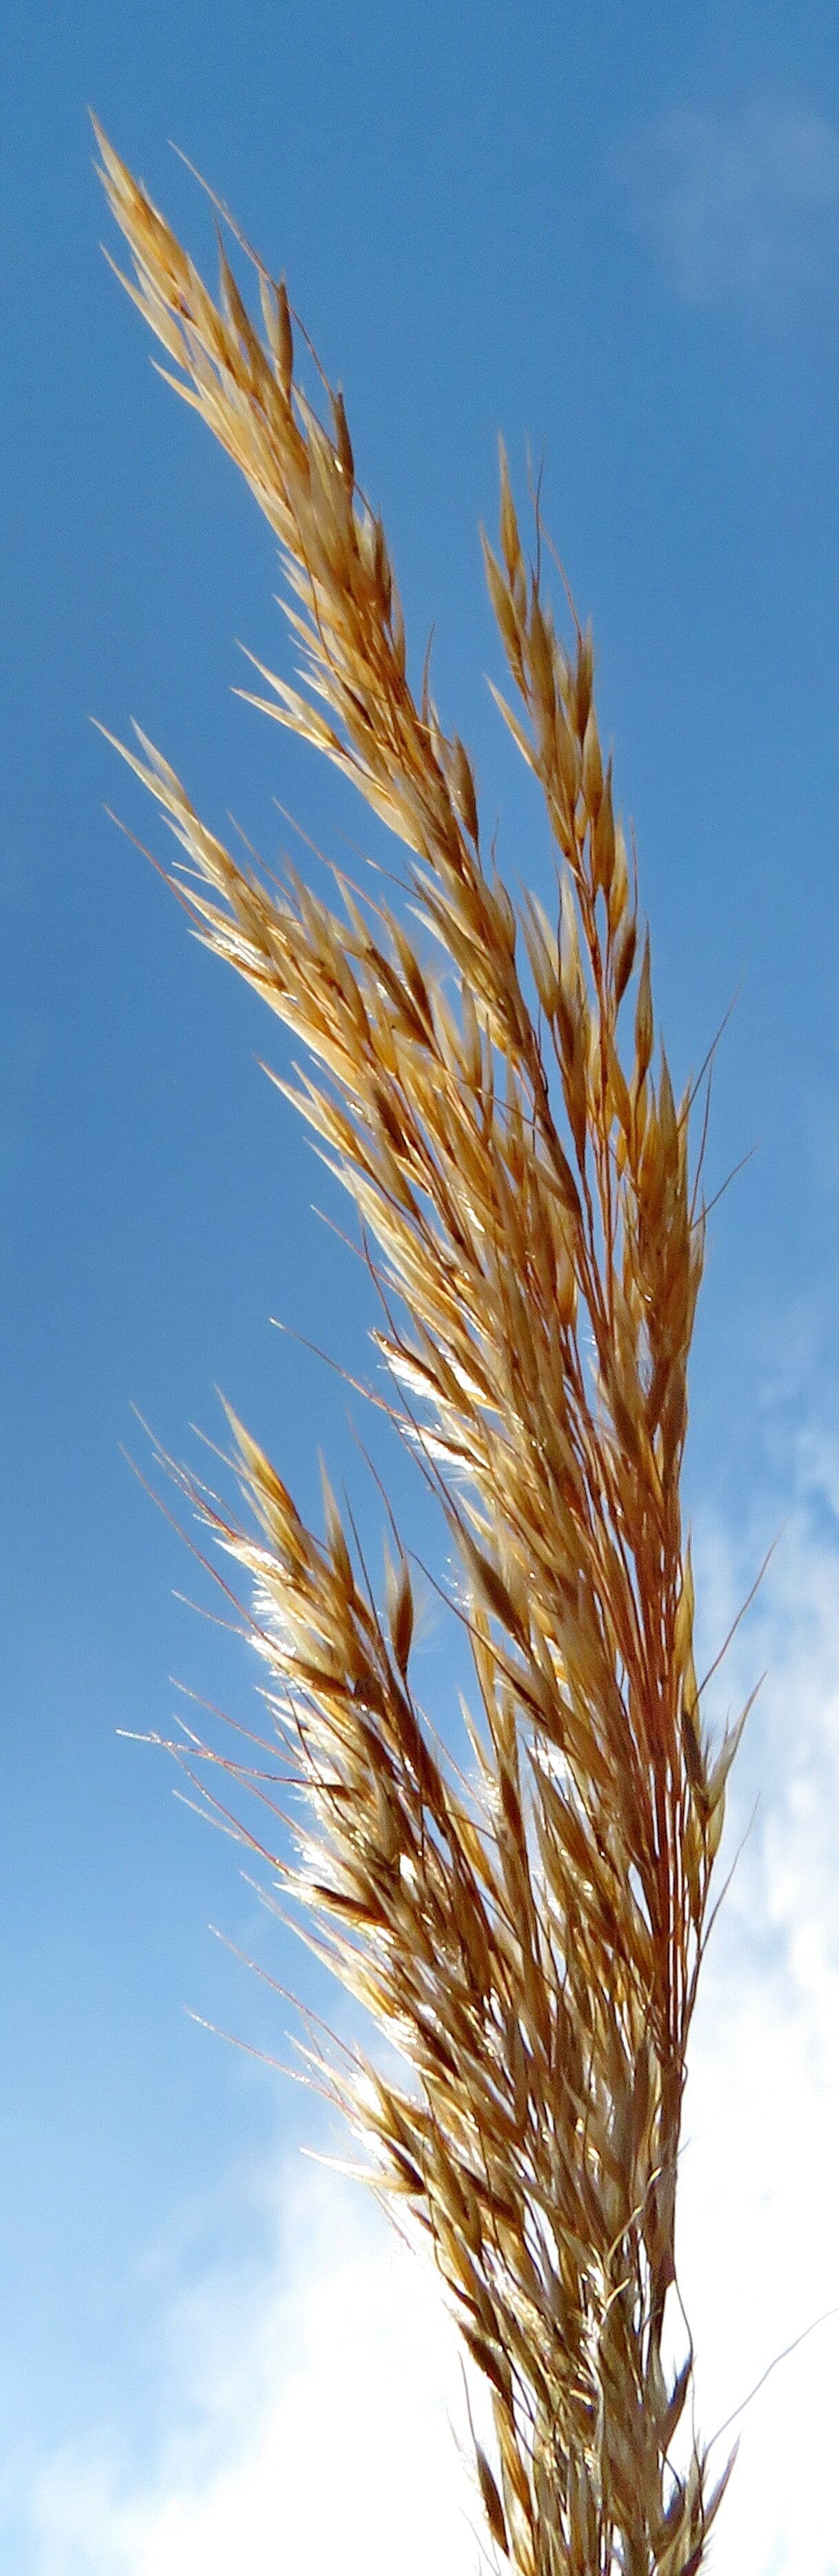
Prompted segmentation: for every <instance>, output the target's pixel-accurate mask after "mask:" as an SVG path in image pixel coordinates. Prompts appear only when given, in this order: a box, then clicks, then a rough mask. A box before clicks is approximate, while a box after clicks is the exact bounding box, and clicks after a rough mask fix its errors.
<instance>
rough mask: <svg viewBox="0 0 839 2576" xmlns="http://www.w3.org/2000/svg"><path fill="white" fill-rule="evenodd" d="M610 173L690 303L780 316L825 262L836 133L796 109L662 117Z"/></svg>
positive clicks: (838, 148) (838, 209) (835, 242)
mask: <svg viewBox="0 0 839 2576" xmlns="http://www.w3.org/2000/svg"><path fill="white" fill-rule="evenodd" d="M619 175H620V178H621V181H622V183H623V185H624V188H625V190H626V195H627V200H628V205H629V209H630V215H631V220H632V222H633V224H634V226H635V228H636V230H637V231H638V232H639V233H640V234H641V235H642V236H643V237H644V238H645V239H646V240H648V241H649V242H650V244H651V245H652V247H653V249H654V250H655V252H656V253H657V255H658V257H659V259H660V260H661V262H662V265H663V267H664V269H665V271H666V273H667V276H668V278H669V280H670V283H671V286H672V287H673V288H674V289H675V291H676V293H677V295H679V296H680V297H682V298H683V299H684V300H685V301H687V302H689V303H692V304H699V305H720V304H728V305H734V306H739V307H740V308H741V309H742V308H743V307H744V306H746V307H749V308H751V309H752V310H753V311H755V312H756V313H761V314H763V315H769V314H777V313H779V312H782V311H789V310H790V309H791V307H792V304H793V301H794V297H795V294H796V292H797V291H800V290H801V289H802V287H803V286H805V285H806V284H808V283H809V284H813V283H816V282H817V281H818V280H819V279H820V278H823V277H824V276H825V275H826V273H827V270H828V266H829V265H832V263H833V261H834V259H835V254H836V250H837V246H839V131H837V129H836V127H835V126H833V125H831V124H829V123H828V121H827V119H826V118H825V117H822V116H817V115H815V114H812V113H808V112H807V111H806V110H805V109H802V108H798V107H792V106H784V105H781V104H779V103H777V102H771V101H769V100H766V99H753V100H752V101H751V102H750V103H749V104H747V105H746V106H744V107H743V108H741V109H740V110H739V111H738V112H737V114H735V115H733V116H730V117H728V118H724V117H717V116H712V115H708V114H702V113H700V112H699V111H697V110H694V109H690V108H675V109H672V110H671V111H670V112H669V113H668V114H667V115H665V116H663V117H661V118H660V119H658V120H657V122H656V123H655V124H651V125H648V126H646V127H644V128H643V129H642V131H641V132H640V133H639V134H638V135H637V136H636V137H635V139H634V141H633V142H632V144H631V145H630V146H629V147H628V148H627V150H626V151H625V153H624V155H623V156H622V160H621V166H620V173H619Z"/></svg>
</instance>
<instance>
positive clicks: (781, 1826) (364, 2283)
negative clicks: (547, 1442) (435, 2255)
mask: <svg viewBox="0 0 839 2576" xmlns="http://www.w3.org/2000/svg"><path fill="white" fill-rule="evenodd" d="M766 1500H767V1498H766V1496H765V1495H764V1497H763V1498H762V1508H763V1512H764V1515H765V1509H766ZM838 1512H839V1448H836V1447H834V1445H833V1444H832V1443H831V1441H830V1439H829V1438H828V1437H827V1435H826V1434H825V1433H823V1432H820V1433H819V1434H818V1436H817V1435H816V1434H811V1435H810V1436H808V1437H807V1438H806V1439H805V1438H802V1440H801V1441H800V1443H799V1449H798V1453H797V1469H796V1490H795V1495H794V1498H793V1504H792V1509H791V1511H790V1512H789V1513H788V1517H787V1522H786V1528H785V1530H784V1532H783V1534H782V1537H781V1541H780V1544H779V1547H778V1551H777V1554H776V1556H775V1558H774V1559H773V1562H772V1565H771V1567H770V1569H769V1572H768V1574H767V1577H766V1581H765V1584H764V1587H763V1591H762V1594H761V1595H760V1596H759V1599H758V1602H757V1604H756V1605H755V1608H754V1609H753V1611H752V1612H751V1613H750V1616H749V1619H748V1621H747V1622H746V1623H745V1625H744V1627H743V1629H742V1630H741V1631H740V1632H739V1633H738V1635H737V1637H736V1639H735V1642H734V1645H733V1647H732V1650H731V1654H730V1656H729V1658H728V1659H727V1665H726V1668H725V1669H724V1672H723V1673H722V1674H721V1675H720V1676H719V1677H718V1678H717V1680H716V1682H715V1684H714V1685H713V1695H714V1696H715V1703H716V1709H717V1712H718V1713H723V1712H724V1710H725V1707H726V1705H727V1704H728V1705H733V1706H736V1705H737V1704H738V1703H739V1701H740V1700H741V1699H742V1698H744V1697H745V1696H746V1695H747V1693H748V1691H749V1689H750V1688H751V1686H752V1683H753V1682H754V1680H755V1678H756V1677H757V1674H758V1672H759V1671H760V1670H761V1668H762V1667H763V1665H767V1666H768V1667H769V1675H768V1679H767V1682H766V1684H765V1687H764V1691H763V1694H762V1696H761V1699H760V1700H759V1702H758V1704H757V1706H756V1708H755V1710H754V1712H753V1715H752V1718H751V1719H750V1722H749V1728H748V1729H747V1733H746V1736H745V1738H744V1742H743V1745H742V1747H741V1752H740V1756H739V1759H738V1766H737V1769H736V1770H735V1774H734V1778H733V1794H732V1798H731V1811H730V1819H729V1824H728V1826H727V1830H726V1838H725V1840H724V1844H723V1852H722V1856H721V1861H722V1866H721V1876H722V1874H724V1871H725V1867H726V1863H727V1861H728V1862H730V1860H731V1859H732V1858H733V1855H734V1850H735V1848H736V1846H737V1843H738V1841H739V1840H740V1838H741V1836H742V1834H743V1833H744V1831H745V1829H746V1827H747V1825H748V1822H749V1818H750V1815H751V1813H752V1808H753V1806H754V1801H755V1798H756V1797H757V1796H758V1793H760V1805H759V1808H758V1812H757V1815H756V1817H755V1820H754V1823H753V1825H752V1829H751V1832H750V1835H749V1838H748V1840H747V1842H746V1845H745V1848H744V1850H743V1852H742V1855H741V1858H740V1861H739V1865H738V1869H737V1873H736V1876H735V1879H734V1882H733V1885H732V1887H731V1889H730V1892H729V1895H728V1897H727V1900H726V1904H725V1906H724V1909H723V1912H722V1914H721V1916H720V1919H719V1922H718V1924H717V1926H716V1929H715V1931H714V1934H713V1937H712V1942H711V1947H710V1950H709V1953H708V1957H707V1960H706V1963H705V1970H704V1979H703V1983H704V1992H703V1991H702V1990H700V2004H699V2009H698V2014H697V2021H696V2026H695V2036H694V2047H693V2051H692V2061H691V2076H690V2083H689V2089H688V2096H687V2104H686V2120H685V2137H686V2142H687V2143H686V2148H685V2155H684V2163H683V2171H682V2182H681V2195H680V2206H681V2216H680V2272H681V2282H682V2289H683V2293H684V2296H685V2300H686V2305H687V2309H688V2313H689V2315H690V2318H691V2324H692V2328H693V2332H694V2339H695V2346H696V2354H697V2420H698V2425H699V2428H700V2430H701V2431H702V2433H703V2434H704V2435H705V2436H706V2437H707V2436H708V2435H710V2434H711V2433H712V2432H713V2431H714V2430H715V2429H716V2427H717V2425H719V2424H720V2423H721V2422H722V2419H723V2418H724V2417H725V2416H726V2415H727V2414H728V2413H729V2412H730V2410H731V2409H732V2408H733V2407H735V2406H736V2405H737V2404H738V2402H739V2400H740V2399H741V2398H742V2397H744V2396H745V2395H746V2393H747V2391H748V2390H749V2389H750V2388H751V2387H752V2385H753V2383H754V2382H755V2381H756V2380H757V2379H758V2378H759V2376H760V2374H761V2373H762V2372H763V2371H764V2370H765V2369H766V2366H767V2364H768V2363H769V2362H770V2361H771V2360H772V2358H773V2356H774V2355H775V2354H776V2353H778V2352H779V2351H780V2350H781V2348H782V2347H783V2346H784V2345H785V2344H787V2343H788V2342H790V2341H791V2340H792V2338H793V2337H794V2336H796V2335H798V2334H799V2333H800V2332H801V2330H802V2328H803V2327H805V2326H807V2325H808V2324H809V2323H810V2321H811V2320H812V2319H813V2318H815V2317H816V2316H817V2315H818V2314H819V2312H820V2311H821V2310H823V2309H825V2308H827V2307H829V2306H830V2305H831V2304H832V2303H833V2302H835V2301H839V2242H837V2232H836V2225H835V2207H836V2140H837V2134H839V1520H837V1513H838ZM778 1518H779V1520H780V1519H781V1518H782V1507H781V1506H779V1511H778ZM760 1553H761V1542H760V1541H759V1539H758V1538H757V1537H755V1539H754V1543H753V1544H752V1539H751V1535H750V1532H749V1531H748V1530H745V1531H743V1532H741V1533H740V1535H739V1537H738V1539H737V1541H736V1543H735V1542H733V1541H732V1539H731V1536H730V1534H729V1533H728V1532H726V1531H725V1530H723V1529H721V1528H720V1527H719V1526H718V1525H714V1524H712V1523H710V1522H706V1523H705V1524H704V1525H702V1526H700V1527H699V1529H698V1531H697V1533H696V1538H695V1562H696V1571H697V1592H698V1598H699V1600H700V1604H701V1605H702V1615H703V1622H704V1629H705V1639H704V1642H705V1643H706V1644H707V1646H708V1648H709V1650H710V1651H712V1650H713V1647H714V1646H715V1645H716V1644H718V1643H719V1641H720V1638H721V1636H722V1635H723V1634H724V1633H725V1630H726V1628H727V1627H728V1625H729V1622H730V1620H731V1617H732V1616H733V1614H734V1611H735V1610H736V1608H737V1605H738V1601H739V1599H740V1598H741V1597H742V1596H743V1594H744V1592H745V1591H746V1590H747V1588H748V1585H749V1582H750V1581H751V1579H752V1576H753V1574H754V1571H755V1566H756V1562H757V1559H758V1557H759V1555H760ZM711 1695H712V1694H710V1693H709V1698H710V1697H711ZM267 2198H268V2201H269V2203H273V2208H271V2207H269V2213H268V2214H269V2220H270V2227H269V2235H270V2232H271V2228H273V2239H272V2241H273V2253H272V2254H271V2253H270V2252H269V2259H268V2262H267V2264H266V2268H265V2272H264V2275H263V2274H262V2273H260V2272H259V2270H258V2267H257V2270H256V2272H255V2271H254V2269H253V2266H251V2268H250V2270H249V2271H248V2272H247V2274H246V2277H245V2279H244V2282H242V2281H241V2280H239V2279H238V2278H237V2275H236V2273H235V2272H233V2271H231V2272H226V2271H225V2270H223V2269H222V2270H219V2269H218V2268H216V2269H214V2270H210V2269H209V2268H208V2269H207V2270H206V2273H205V2276H204V2278H203V2280H202V2281H200V2282H199V2284H198V2287H197V2288H195V2289H193V2290H192V2291H191V2293H190V2294H189V2296H188V2297H184V2296H183V2295H181V2296H180V2297H179V2298H174V2299H173V2298H170V2301H169V2310H168V2323H167V2327H166V2343H167V2349H168V2363H167V2370H168V2387H167V2403H168V2430H167V2433H166V2437H165V2439H164V2441H163V2443H162V2445H161V2448H160V2452H159V2456H158V2459H157V2463H156V2466H154V2468H153V2470H152V2472H151V2473H150V2474H149V2475H147V2476H146V2477H145V2478H141V2477H140V2475H139V2472H138V2471H137V2470H136V2469H135V2470H134V2471H133V2472H131V2471H130V2470H129V2469H128V2468H127V2466H126V2463H125V2460H124V2459H123V2461H122V2462H120V2460H119V2459H118V2458H115V2457H114V2456H110V2457H107V2456H105V2455H104V2454H103V2452H102V2451H101V2449H100V2450H97V2448H96V2445H95V2444H94V2443H91V2444H90V2445H88V2446H87V2447H86V2448H85V2449H80V2448H78V2447H77V2448H76V2449H75V2450H74V2451H67V2452H64V2453H63V2454H62V2455H61V2456H59V2457H57V2458H55V2459H53V2460H52V2461H50V2462H48V2463H46V2464H42V2466H41V2468H40V2469H39V2471H38V2473H37V2475H36V2476H35V2477H34V2478H33V2479H32V2482H31V2486H30V2495H29V2502H28V2510H29V2517H30V2528H31V2532H32V2558H31V2564H32V2567H33V2570H34V2571H36V2576H240V2570H242V2569H247V2571H248V2576H268V2571H269V2570H270V2571H271V2576H273V2571H285V2570H288V2571H289V2576H298V2571H301V2570H305V2576H334V2570H335V2568H336V2566H340V2568H341V2570H342V2576H356V2571H357V2576H362V2570H363V2576H392V2570H393V2566H394V2563H398V2565H399V2568H400V2576H428V2571H429V2569H433V2570H434V2576H464V2571H466V2570H471V2569H474V2568H476V2567H477V2565H478V2563H479V2559H478V2547H477V2542H476V2540H475V2539H474V2538H473V2536H472V2533H473V2527H474V2525H475V2524H476V2523H477V2522H478V2519H479V2518H478V2516H477V2514H476V2511H475V2506H474V2500H473V2491H472V2484H471V2475H470V2472H469V2469H468V2467H467V2465H466V2463H465V2460H464V2458H463V2457H462V2456H459V2454H458V2449H457V2446H456V2443H455V2440H454V2438H453V2433H452V2425H456V2426H458V2427H459V2428H460V2431H461V2433H463V2400H462V2390H461V2384H460V2378H459V2372H458V2367H457V2362H456V2358H455V2350H454V2339H453V2336H452V2333H451V2330H450V2329H449V2327H448V2326H447V2324H446V2323H445V2321H444V2319H443V2318H442V2317H441V2314H440V2311H439V2309H438V2306H437V2302H436V2297H435V2293H434V2289H433V2285H432V2284H431V2283H430V2282H429V2281H428V2280H427V2279H426V2278H424V2277H423V2276H422V2274H421V2273H420V2270H419V2267H416V2268H415V2267H414V2266H413V2265H412V2263H411V2259H410V2258H409V2257H408V2256H407V2255H406V2254H405V2253H403V2252H402V2251H401V2250H400V2249H399V2247H398V2246H397V2245H396V2244H395V2242H394V2241H393V2240H392V2239H391V2237H390V2235H389V2234H388V2233H387V2232H386V2231H385V2230H384V2229H383V2226H381V2225H380V2224H379V2222H378V2220H377V2218H376V2215H375V2213H374V2212H371V2211H370V2209H369V2208H368V2205H367V2203H366V2201H365V2199H364V2198H363V2196H362V2194H361V2192H360V2191H358V2190H356V2191H353V2190H352V2189H351V2188H349V2187H348V2186H346V2185H345V2184H342V2183H341V2182H340V2181H339V2180H338V2179H337V2178H335V2177H333V2176H332V2175H326V2176H322V2175H321V2174H320V2173H319V2172H318V2171H316V2170H314V2171H313V2169H312V2168H311V2167H308V2168H307V2167H303V2168H302V2170H301V2168H300V2166H299V2164H298V2163H297V2162H296V2161H295V2164H294V2165H293V2166H288V2165H287V2166H285V2167H284V2168H283V2170H282V2172H281V2175H280V2182H279V2186H278V2185H277V2184H276V2183H274V2184H273V2185H270V2184H269V2185H268V2186H267ZM837 2384H839V2318H836V2319H834V2320H833V2322H831V2323H827V2324H824V2325H823V2326H821V2327H820V2328H819V2329H818V2330H817V2332H816V2333H814V2334H813V2335H812V2336H811V2337H810V2338H809V2340H808V2341H807V2342H805V2343H804V2344H803V2345H802V2346H801V2348H800V2349H799V2350H798V2351H797V2352H796V2353H795V2354H794V2355H793V2356H792V2357H791V2358H790V2359H789V2360H787V2361H784V2362H783V2363H781V2365H780V2366H779V2368H778V2369H777V2370H776V2371H775V2372H774V2373H773V2375H772V2377H771V2378H770V2379H769V2380H768V2382H767V2384H766V2386H765V2388H763V2389H762V2390H761V2392H760V2394H759V2395H758V2396H757V2397H756V2399H755V2401H754V2403H753V2405H752V2406H751V2407H750V2408H749V2409H748V2410H747V2412H746V2414H745V2416H744V2417H743V2418H742V2423H741V2424H740V2423H738V2425H737V2426H735V2427H733V2428H732V2434H731V2436H730V2437H729V2440H730V2439H733V2438H734V2434H735V2432H736V2431H738V2430H741V2429H742V2447H741V2452H740V2457H739V2460H738V2462H737V2466H736V2468H735V2471H734V2476H733V2479H732V2482H731V2485H730V2487H729V2490H728V2494H727V2496H726V2498H725V2500H724V2503H723V2506H722V2510H721V2515H720V2520H719V2522H718V2525H717V2529H716V2533H715V2538H714V2543H713V2558H712V2563H713V2567H714V2570H715V2576H741V2570H742V2569H743V2567H744V2566H748V2567H749V2569H750V2571H751V2576H814V2570H816V2569H818V2571H819V2576H839V2539H837V2528H836V2512H835V2503H834V2496H833V2448H834V2440H835V2390H836V2387H837ZM728 2447H729V2441H728V2440H725V2439H724V2440H723V2441H722V2442H721V2443H720V2444H719V2445H718V2447H717V2451H716V2452H715V2454H714V2460H715V2463H716V2464H718V2465H719V2466H720V2467H721V2466H722V2464H723V2462H724V2460H725V2458H726V2457H727V2452H728Z"/></svg>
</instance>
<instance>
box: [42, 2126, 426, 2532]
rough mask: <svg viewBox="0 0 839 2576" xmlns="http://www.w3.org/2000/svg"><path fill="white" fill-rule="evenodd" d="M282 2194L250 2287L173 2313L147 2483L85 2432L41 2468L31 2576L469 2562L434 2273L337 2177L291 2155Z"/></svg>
mask: <svg viewBox="0 0 839 2576" xmlns="http://www.w3.org/2000/svg"><path fill="white" fill-rule="evenodd" d="M311 2170H312V2169H311V2168H309V2169H308V2173H309V2175H311ZM280 2200H281V2208H282V2218H281V2225H280V2229H279V2236H278V2243H277V2254H276V2265H275V2269H274V2275H273V2278H272V2279H270V2280H268V2281H266V2283H265V2284H264V2295H263V2299H262V2302H261V2305H257V2306H254V2303H253V2300H252V2299H250V2300H248V2301H247V2302H246V2303H245V2304H244V2306H243V2303H242V2301H241V2300H240V2299H238V2298H237V2294H236V2289H235V2284H234V2283H233V2282H228V2281H225V2280H224V2279H223V2278H221V2277H220V2276H219V2275H218V2274H217V2275H216V2277H215V2279H214V2281H211V2282H210V2283H209V2284H208V2285H206V2286H205V2289H204V2290H203V2291H201V2290H199V2292H198V2293H197V2295H193V2297H192V2298H191V2299H190V2300H189V2301H188V2302H187V2303H186V2308H185V2309H184V2307H183V2305H180V2306H179V2307H178V2309H177V2312H176V2313H175V2314H174V2315H173V2317H172V2318H171V2319H170V2337H171V2342H172V2343H173V2345H174V2348H175V2350H176V2352H177V2355H178V2359H179V2366H180V2371H181V2373H182V2384H181V2386H180V2388H179V2389H178V2388H177V2386H175V2387H174V2388H173V2392H172V2401H173V2405H174V2409H175V2412H174V2414H173V2420H172V2424H171V2430H170V2435H169V2438H168V2439H167V2441H166V2442H165V2444H164V2448H163V2454H162V2457H161V2458H160V2461H159V2463H158V2467H157V2470H156V2473H155V2475H154V2478H153V2480H152V2481H151V2482H150V2484H149V2485H147V2486H146V2487H145V2488H140V2487H139V2486H131V2485H130V2484H129V2483H127V2481H126V2479H125V2476H124V2474H122V2475H121V2474H120V2469H119V2465H118V2463H117V2462H115V2461H114V2460H113V2458H110V2459H108V2458H105V2457H103V2456H101V2455H99V2456H97V2454H96V2452H95V2451H94V2450H93V2449H92V2448H91V2449H89V2450H88V2451H87V2452H85V2451H82V2450H80V2449H78V2448H77V2449H75V2450H73V2451H66V2452H64V2453H63V2454H61V2455H60V2456H58V2457H57V2458H55V2459H54V2460H52V2461H51V2462H49V2463H48V2464H47V2465H46V2466H44V2467H42V2469H41V2471H40V2473H39V2475H38V2477H37V2479H36V2480H35V2482H34V2486H33V2491H32V2495H31V2503H30V2511H31V2523H32V2530H33V2538H34V2540H35V2555H34V2564H35V2565H36V2566H37V2568H38V2576H240V2570H241V2569H243V2568H246V2569H247V2571H248V2576H268V2571H269V2570H270V2571H271V2572H272V2576H273V2571H278V2576H279V2571H285V2570H288V2571H289V2576H299V2571H301V2570H305V2576H327V2571H328V2576H334V2570H335V2569H336V2568H337V2567H340V2568H341V2570H342V2576H362V2572H363V2576H380V2571H381V2576H385V2570H387V2571H388V2576H390V2571H392V2569H393V2566H394V2563H395V2561H397V2560H398V2564H399V2567H400V2570H401V2571H402V2576H427V2571H428V2569H429V2568H430V2567H433V2568H434V2569H435V2571H437V2576H460V2571H461V2570H462V2568H463V2567H464V2565H465V2564H467V2563H468V2564H471V2563H472V2562H473V2558H474V2555H475V2552H474V2550H473V2546H472V2543H471V2541H470V2533H469V2527H468V2524H469V2521H470V2520H475V2519H477V2516H476V2514H475V2504H474V2496H473V2491H472V2483H471V2477H470V2475H469V2474H468V2472H467V2467H466V2461H465V2453H464V2448H463V2446H462V2444H461V2447H460V2449H459V2448H458V2444H457V2442H456V2440H455V2438H454V2428H455V2427H459V2428H460V2431H461V2433H462V2432H463V2430H464V2425H463V2415H464V2409H463V2396H462V2385H461V2380H460V2375H459V2370H458V2366H457V2360H456V2354H455V2349H454V2338H453V2335H452V2332H451V2329H450V2327H449V2326H448V2324H447V2321H446V2320H445V2318H444V2317H443V2316H442V2314H441V2312H440V2308H439V2305H438V2301H437V2297H436V2292H435V2289H434V2286H433V2284H432V2283H430V2281H429V2280H428V2278H427V2275H426V2274H425V2272H424V2270H423V2268H422V2266H421V2265H420V2264H419V2263H418V2262H416V2261H414V2260H412V2259H411V2258H410V2257H409V2255H408V2254H407V2253H406V2252H405V2251H404V2249H403V2248H401V2247H400V2246H399V2245H398V2243H397V2242H396V2240H395V2239H394V2238H393V2237H392V2234H391V2232H390V2231H389V2230H386V2228H385V2226H384V2223H383V2222H382V2223H378V2222H377V2218H376V2213H375V2212H373V2211H371V2210H370V2208H369V2207H368V2206H367V2204H366V2202H362V2199H361V2194H360V2192H359V2191H355V2192H353V2191H352V2189H351V2187H348V2186H345V2185H342V2184H341V2182H340V2181H339V2180H338V2179H337V2178H336V2179H335V2180H334V2181H333V2178H332V2177H331V2176H330V2177H329V2180H328V2183H324V2182H323V2181H322V2180H321V2179H320V2178H319V2177H318V2179H317V2180H313V2179H308V2178H307V2174H306V2168H304V2170H303V2174H302V2176H301V2173H300V2169H299V2167H298V2166H297V2165H296V2164H295V2166H293V2167H291V2166H289V2167H287V2168H284V2170H283V2172H282V2176H281V2193H280ZM243 2334H244V2335H245V2338H246V2341H245V2348H244V2350H243V2349H242V2336H243ZM178 2401H180V2406H178Z"/></svg>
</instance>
